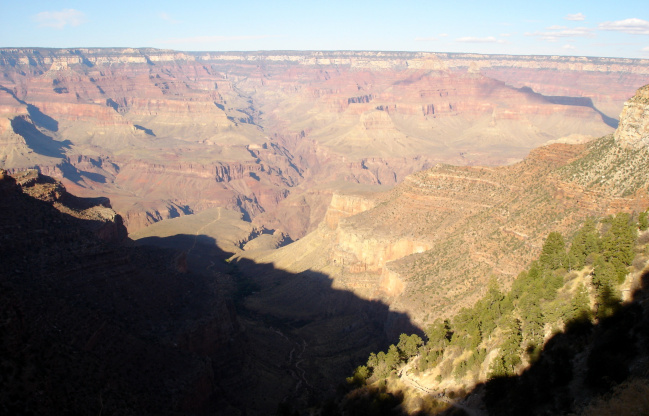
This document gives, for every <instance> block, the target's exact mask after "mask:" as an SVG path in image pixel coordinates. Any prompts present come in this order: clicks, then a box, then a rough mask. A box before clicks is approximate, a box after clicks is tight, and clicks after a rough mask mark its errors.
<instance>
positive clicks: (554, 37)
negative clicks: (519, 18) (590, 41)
mask: <svg viewBox="0 0 649 416" xmlns="http://www.w3.org/2000/svg"><path fill="white" fill-rule="evenodd" d="M547 29H548V30H549V31H548V32H534V33H526V34H525V36H537V37H539V38H541V39H543V40H547V41H548V42H556V41H558V40H559V39H560V38H571V37H587V38H592V37H595V34H594V33H593V29H591V28H588V27H575V28H572V29H569V28H566V27H563V26H550V27H548V28H547Z"/></svg>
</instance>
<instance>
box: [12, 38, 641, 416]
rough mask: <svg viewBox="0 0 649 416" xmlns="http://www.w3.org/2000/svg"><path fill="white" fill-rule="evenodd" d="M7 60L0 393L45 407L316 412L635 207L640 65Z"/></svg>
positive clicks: (217, 57) (365, 59) (79, 54)
mask: <svg viewBox="0 0 649 416" xmlns="http://www.w3.org/2000/svg"><path fill="white" fill-rule="evenodd" d="M0 68H1V69H2V71H1V74H2V75H0V168H2V169H3V171H2V175H1V176H0V196H2V198H0V204H1V205H2V209H3V213H4V214H3V216H2V219H1V222H0V226H1V227H2V229H3V233H4V234H3V244H2V245H1V246H0V250H1V251H0V254H2V258H3V261H4V264H3V268H2V277H3V280H2V282H0V283H1V284H2V285H3V291H2V297H1V298H0V300H1V301H2V303H0V305H2V309H0V311H2V313H3V316H4V317H5V318H6V322H11V325H10V326H7V327H5V328H3V329H2V330H3V331H6V334H7V336H6V337H4V338H3V339H4V340H5V341H3V344H2V345H1V347H2V348H3V351H4V352H5V353H6V354H3V357H7V358H6V359H4V361H3V365H4V366H5V367H7V368H11V369H12V372H11V374H12V377H13V378H11V380H12V382H13V383H14V384H15V387H14V388H12V390H11V392H10V394H8V395H7V401H4V400H3V402H5V403H9V405H11V406H13V405H15V406H16V407H17V408H18V407H19V406H21V405H22V404H23V402H22V401H21V400H23V401H24V400H26V399H25V398H26V397H30V396H31V395H33V394H34V392H44V393H43V394H42V397H43V399H42V400H41V401H37V402H34V404H33V407H32V409H33V411H34V412H36V413H39V412H40V413H43V412H45V413H47V412H46V409H50V411H51V412H54V413H56V409H58V410H61V409H65V408H66V406H72V407H73V408H75V409H80V410H79V411H80V412H83V413H90V412H97V411H99V412H100V413H101V411H102V410H98V409H104V411H113V412H122V411H125V410H126V409H129V411H131V412H134V413H138V412H139V413H140V414H142V413H150V414H167V413H168V414H177V413H183V414H208V413H210V412H214V411H217V410H215V409H218V411H217V412H219V413H222V414H269V413H272V412H274V411H275V410H276V409H277V405H278V403H290V404H291V405H292V406H294V407H295V408H297V409H307V408H310V407H312V406H313V405H314V403H317V402H319V401H322V400H325V399H327V398H330V397H333V396H334V395H335V394H336V389H337V383H338V382H342V381H344V378H345V376H347V375H349V374H350V370H351V368H353V367H355V366H356V365H358V364H359V363H361V362H363V361H364V360H365V359H366V358H367V356H368V354H369V352H371V351H379V350H382V349H385V348H386V347H387V345H389V344H390V343H391V342H394V340H395V339H397V338H398V337H399V334H401V333H404V332H405V333H419V334H421V333H422V329H423V328H425V327H426V326H427V325H428V324H430V323H431V322H432V321H433V320H435V319H437V318H444V317H451V316H453V315H454V314H455V313H456V312H457V311H458V310H460V309H461V308H462V307H464V306H469V305H472V304H473V303H474V302H475V301H476V300H477V299H478V298H480V297H481V296H482V295H483V294H484V292H485V290H486V287H487V282H488V281H489V280H490V279H494V278H495V279H496V281H498V283H499V284H500V285H501V286H502V287H505V288H506V287H509V286H510V285H511V284H512V281H513V280H514V278H515V276H516V274H517V273H518V272H519V271H520V270H521V269H522V268H523V267H525V265H527V264H528V262H529V261H531V260H532V259H534V258H535V257H536V256H538V253H539V251H540V249H541V246H542V244H543V240H544V238H545V237H546V236H547V235H548V233H549V232H550V231H558V232H561V233H562V234H564V235H571V233H574V232H575V230H576V229H577V228H578V227H579V225H580V224H581V223H582V222H583V221H584V220H585V219H587V218H589V217H601V216H605V215H609V214H613V213H617V212H629V213H637V212H642V211H644V210H645V209H646V208H647V206H649V191H648V185H649V183H648V182H647V178H646V175H645V172H646V171H647V169H649V153H648V151H647V147H646V144H647V116H646V115H647V105H646V104H647V102H648V101H647V91H649V90H648V89H647V87H644V88H641V89H640V90H638V88H639V87H641V86H642V85H645V84H649V61H647V60H637V59H619V58H583V57H558V56H557V57H537V56H505V55H476V54H448V53H434V54H433V53H414V52H344V51H341V52H256V53H251V52H238V53H234V52H228V53H225V52H224V53H217V52H205V53H198V52H196V53H188V52H177V51H163V50H155V49H57V50H54V49H0ZM636 90H638V92H637V93H636ZM634 94H635V95H634ZM625 103H626V104H625ZM620 111H622V113H621V115H620V116H619V120H618V118H617V117H618V115H619V114H620ZM601 136H603V137H601ZM52 178H54V179H52ZM73 195H76V196H73ZM127 234H128V237H127ZM4 289H6V290H4ZM43 317H48V318H47V319H45V318H43ZM75 317H85V318H83V319H78V318H75ZM118 339H119V341H118ZM52 340H55V345H56V346H57V351H62V352H61V353H58V352H56V353H52V352H48V351H50V350H49V348H48V345H49V344H50V343H51V342H52ZM26 342H27V345H28V348H27V349H22V350H21V345H23V344H25V343H26ZM124 357H125V359H126V364H125V365H124V366H120V360H123V359H124ZM143 357H144V358H143ZM142 360H144V361H142ZM168 363H173V365H167V364H168ZM117 367H119V368H120V369H119V370H118V371H115V368H117ZM68 368H69V369H70V371H69V374H67V373H66V371H63V369H68ZM143 368H145V369H146V371H139V370H135V369H143ZM93 369H94V370H93ZM95 370H96V371H95ZM133 371H135V372H137V374H138V376H137V377H134V378H132V373H133ZM35 373H39V374H42V376H40V377H34V376H33V374H35ZM84 377H88V382H87V383H86V385H85V386H79V385H78V382H77V381H75V379H77V378H78V379H84ZM139 385H145V386H147V387H146V388H139V387H138V386H139ZM66 386H67V387H66ZM66 389H70V391H82V394H80V395H79V397H80V398H78V399H75V400H76V401H74V400H72V399H71V398H70V396H71V394H72V393H70V391H67V390H66ZM79 389H81V390H79ZM160 392H163V393H164V394H162V396H164V400H163V401H157V397H160ZM9 399H10V400H9ZM72 402H74V405H71V404H70V403H72ZM9 405H7V406H9ZM51 409H55V410H51ZM174 412H175V413H174Z"/></svg>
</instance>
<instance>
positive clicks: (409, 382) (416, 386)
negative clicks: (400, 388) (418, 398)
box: [399, 366, 487, 416]
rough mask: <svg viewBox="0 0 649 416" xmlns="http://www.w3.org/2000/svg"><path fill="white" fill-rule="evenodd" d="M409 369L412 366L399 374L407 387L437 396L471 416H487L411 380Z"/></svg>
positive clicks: (406, 367)
mask: <svg viewBox="0 0 649 416" xmlns="http://www.w3.org/2000/svg"><path fill="white" fill-rule="evenodd" d="M409 369H410V366H405V367H404V368H403V369H401V371H400V372H399V377H400V379H401V381H402V382H403V383H404V384H406V385H408V386H410V387H412V388H414V389H416V390H419V391H420V392H422V393H425V394H428V395H431V396H435V398H436V399H438V400H441V401H443V402H445V403H448V404H450V405H451V406H453V407H456V408H458V409H461V410H463V411H464V412H465V413H466V414H467V415H469V416H487V415H486V413H484V412H482V411H481V410H479V409H475V408H473V407H468V406H466V405H464V404H462V403H461V402H458V401H455V400H453V399H451V398H449V397H447V396H446V395H445V394H444V393H436V392H434V391H433V390H431V389H429V388H427V387H424V386H422V385H421V384H419V383H418V382H417V381H415V380H413V379H411V378H410V376H409V375H408V370H409Z"/></svg>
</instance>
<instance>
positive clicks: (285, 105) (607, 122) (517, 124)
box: [0, 48, 649, 238]
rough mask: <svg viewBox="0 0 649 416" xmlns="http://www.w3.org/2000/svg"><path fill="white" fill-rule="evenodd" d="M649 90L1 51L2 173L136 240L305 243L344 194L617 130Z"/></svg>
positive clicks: (292, 56)
mask: <svg viewBox="0 0 649 416" xmlns="http://www.w3.org/2000/svg"><path fill="white" fill-rule="evenodd" d="M648 82H649V61H647V60H638V59H635V60H634V59H618V58H583V57H538V56H505V55H477V54H447V53H414V52H345V51H338V52H336V51H332V52H256V53H248V52H245V53H244V52H222V53H221V52H205V53H194V52H191V53H190V52H178V51H167V50H156V49H110V48H107V49H93V48H80V49H11V48H5V49H0V166H2V167H4V168H5V169H8V170H10V171H12V172H13V171H16V170H18V169H24V168H32V167H37V168H38V169H41V171H43V172H44V173H48V174H52V175H55V176H56V177H58V178H59V179H61V180H62V181H63V182H64V183H65V185H66V186H67V187H68V188H69V189H71V190H73V191H74V192H75V193H77V194H80V195H84V196H98V195H105V196H109V197H110V198H111V201H112V202H113V206H114V207H115V209H116V210H117V211H118V212H119V213H120V214H121V215H122V217H123V218H124V220H125V224H126V225H127V227H128V228H129V230H130V231H136V230H138V229H141V228H142V227H145V226H147V225H149V224H151V223H153V222H156V221H159V220H161V219H165V218H171V217H176V216H179V215H186V214H191V213H192V212H198V211H201V210H204V209H207V208H212V207H217V206H222V207H226V208H229V209H235V210H239V211H240V212H242V213H244V217H245V218H246V219H249V220H252V221H256V222H257V223H258V224H260V225H262V224H264V225H268V226H270V225H272V227H273V228H277V229H281V230H283V231H285V232H287V233H288V234H290V235H291V237H292V238H300V237H302V236H304V235H305V234H306V232H308V231H311V230H314V229H315V228H316V227H317V224H318V223H319V222H320V221H321V220H322V219H323V217H324V213H325V211H326V207H327V204H328V203H329V199H328V198H330V197H331V195H333V194H335V193H336V191H337V190H339V189H341V187H344V186H343V184H346V183H355V184H365V185H382V186H388V187H389V186H394V185H396V184H398V183H400V182H401V181H402V180H403V179H404V178H405V177H406V176H407V175H409V174H411V173H414V172H416V171H418V170H421V169H426V168H430V167H432V166H434V165H436V164H438V163H452V164H455V165H476V164H480V165H499V164H509V163H513V162H516V161H519V160H521V159H522V158H523V157H525V155H526V154H527V152H529V150H530V149H532V148H534V147H536V146H538V145H541V144H543V143H545V142H547V141H550V140H564V141H565V140H572V139H571V137H573V136H574V135H575V134H577V135H579V137H580V138H581V139H582V140H583V139H588V138H592V137H598V136H601V135H603V134H607V133H610V132H612V131H613V130H614V128H615V125H616V123H617V121H616V120H615V115H616V114H618V113H619V110H620V109H621V106H622V102H623V101H624V100H626V99H627V98H629V97H630V96H631V95H632V94H633V92H634V91H635V89H636V88H637V87H639V86H641V85H642V84H644V83H648ZM611 114H613V115H611ZM566 137H568V139H565V138H566ZM314 189H315V190H314ZM296 208H299V212H300V214H296V211H295V209H296Z"/></svg>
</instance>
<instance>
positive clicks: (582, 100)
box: [517, 87, 620, 129]
mask: <svg viewBox="0 0 649 416" xmlns="http://www.w3.org/2000/svg"><path fill="white" fill-rule="evenodd" d="M517 90H518V91H521V92H525V93H529V94H532V95H535V96H537V97H540V98H542V99H543V100H545V101H547V102H549V103H551V104H559V105H572V106H577V107H588V108H592V109H593V110H594V111H595V112H596V113H597V114H599V115H600V117H602V121H603V122H604V124H606V125H607V126H609V127H613V128H614V129H616V128H617V126H618V124H619V123H620V122H619V120H617V119H615V118H613V117H609V116H607V115H606V114H604V113H602V112H601V111H600V110H599V109H598V108H597V107H595V104H594V103H593V100H592V99H591V98H590V97H566V96H562V95H543V94H541V93H538V92H535V91H534V90H533V89H532V88H530V87H521V88H517Z"/></svg>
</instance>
